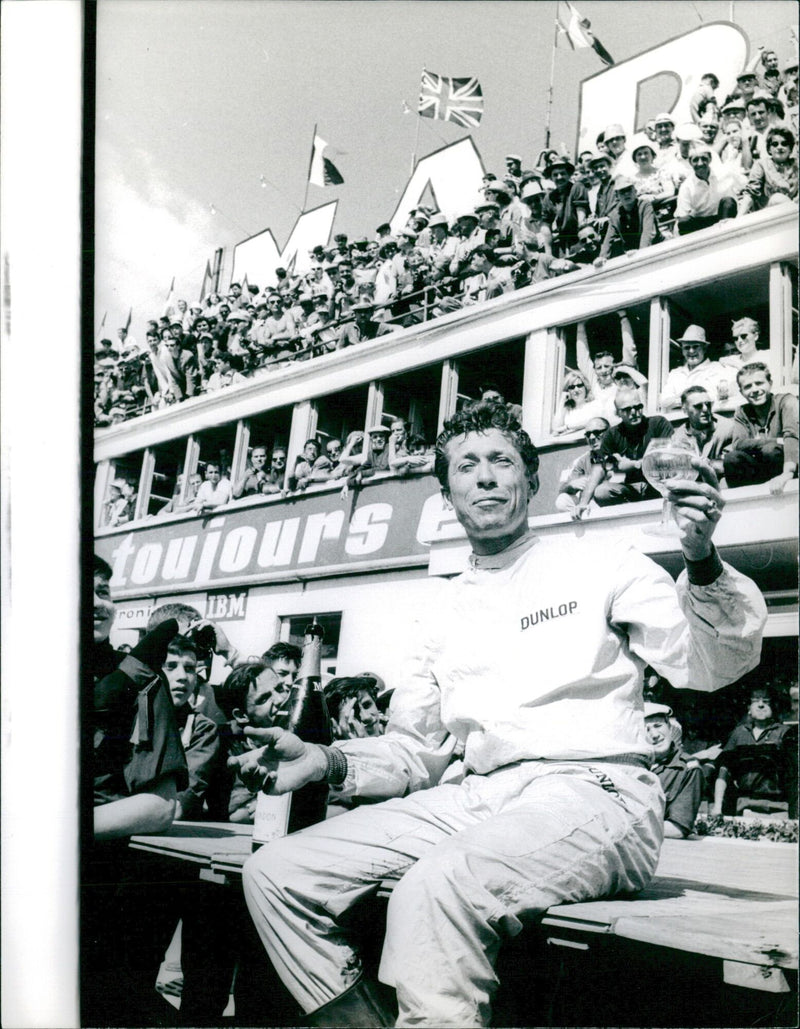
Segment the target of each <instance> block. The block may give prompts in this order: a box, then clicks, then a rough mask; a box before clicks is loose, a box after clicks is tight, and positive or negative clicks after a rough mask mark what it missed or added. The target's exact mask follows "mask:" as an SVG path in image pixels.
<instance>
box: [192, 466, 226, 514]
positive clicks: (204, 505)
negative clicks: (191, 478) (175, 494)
mask: <svg viewBox="0 0 800 1029" xmlns="http://www.w3.org/2000/svg"><path fill="white" fill-rule="evenodd" d="M230 499H231V484H230V482H229V481H228V480H227V479H226V478H224V477H223V476H222V474H221V472H220V466H219V464H217V463H216V462H214V461H209V462H208V464H207V465H206V476H205V479H204V481H203V482H202V484H201V486H200V488H199V489H198V491H197V496H196V497H195V499H194V505H193V508H194V511H195V512H196V513H197V514H205V513H206V512H207V511H213V510H214V509H215V508H217V507H222V505H223V504H227V503H228V502H229V501H230Z"/></svg>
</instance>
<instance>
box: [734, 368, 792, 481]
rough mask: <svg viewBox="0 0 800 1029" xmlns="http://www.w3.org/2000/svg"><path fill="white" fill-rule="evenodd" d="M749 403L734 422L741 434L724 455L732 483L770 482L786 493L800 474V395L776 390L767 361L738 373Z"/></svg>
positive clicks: (740, 386)
mask: <svg viewBox="0 0 800 1029" xmlns="http://www.w3.org/2000/svg"><path fill="white" fill-rule="evenodd" d="M736 381H737V383H738V385H739V391H740V392H741V394H742V396H743V397H744V398H745V401H746V402H745V403H744V404H743V405H742V406H741V407H739V408H737V410H736V414H734V416H733V421H734V424H735V425H736V427H737V429H738V430H739V432H740V434H741V437H742V438H740V439H738V440H737V441H736V442H735V443H734V444H733V446H731V448H730V449H729V450H728V452H727V454H726V455H725V457H724V464H725V478H726V479H727V482H728V485H729V486H731V487H734V486H749V485H751V484H753V483H761V482H766V483H769V488H770V492H771V493H782V492H783V491H784V490H785V489H786V486H787V484H788V483H789V482H791V481H792V479H793V478H795V477H796V476H797V464H798V442H797V406H798V405H797V397H796V396H794V394H792V393H780V394H778V395H774V394H773V392H772V376H771V375H770V371H769V368H767V366H766V365H765V364H764V363H763V361H754V362H753V363H752V364H748V365H746V366H745V367H744V368H742V370H741V371H740V372H739V373H738V375H737V376H736Z"/></svg>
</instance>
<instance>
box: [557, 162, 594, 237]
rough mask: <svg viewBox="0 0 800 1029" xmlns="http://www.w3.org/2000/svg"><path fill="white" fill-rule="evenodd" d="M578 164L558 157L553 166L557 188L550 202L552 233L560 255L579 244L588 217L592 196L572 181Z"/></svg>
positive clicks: (579, 184) (583, 187)
mask: <svg viewBox="0 0 800 1029" xmlns="http://www.w3.org/2000/svg"><path fill="white" fill-rule="evenodd" d="M574 171H575V165H574V164H573V163H572V161H570V160H569V158H567V157H558V158H556V159H555V160H554V161H553V162H552V163H551V164H550V177H551V178H552V180H553V182H554V184H555V185H554V187H553V189H552V190H551V191H550V196H549V200H550V203H551V204H552V206H553V211H554V216H553V221H552V226H553V234H554V236H555V237H556V238H557V240H558V253H559V254H566V253H567V252H568V251H569V249H570V247H573V246H575V244H576V243H577V242H578V230H579V229H580V227H581V225H583V223H584V222H585V221H586V220H587V218H588V217H589V196H588V194H587V192H586V187H585V186H584V185H583V184H582V183H580V182H573V181H572V175H573V173H574Z"/></svg>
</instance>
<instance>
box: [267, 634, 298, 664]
mask: <svg viewBox="0 0 800 1029" xmlns="http://www.w3.org/2000/svg"><path fill="white" fill-rule="evenodd" d="M281 657H282V658H284V659H285V660H286V661H295V662H296V663H297V664H298V666H299V664H300V661H301V660H302V657H303V651H302V650H301V649H300V647H298V646H296V645H295V644H294V643H284V642H283V640H279V641H278V642H277V643H273V644H272V646H271V647H270V648H269V650H265V651H264V653H263V654H262V655H261V660H262V661H266V663H267V664H271V663H272V662H273V661H277V660H278V659H279V658H281Z"/></svg>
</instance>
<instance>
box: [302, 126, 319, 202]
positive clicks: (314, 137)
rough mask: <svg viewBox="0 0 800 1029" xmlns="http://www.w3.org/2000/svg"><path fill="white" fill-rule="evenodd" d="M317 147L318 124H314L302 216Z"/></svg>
mask: <svg viewBox="0 0 800 1029" xmlns="http://www.w3.org/2000/svg"><path fill="white" fill-rule="evenodd" d="M316 145H317V123H316V122H314V135H313V136H312V137H311V158H310V160H309V162H308V175H306V191H305V193H304V194H303V206H302V207H301V208H300V214H303V213H304V212H305V209H306V203H307V202H308V187H309V186H310V185H311V168H312V166H313V164H314V148H315V147H316Z"/></svg>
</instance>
